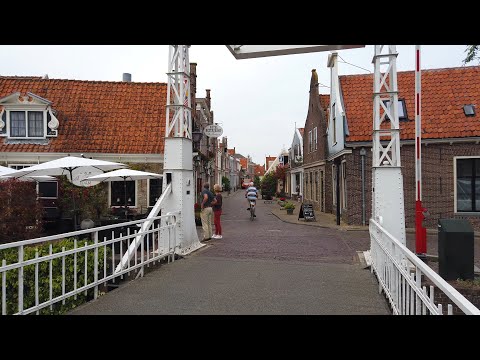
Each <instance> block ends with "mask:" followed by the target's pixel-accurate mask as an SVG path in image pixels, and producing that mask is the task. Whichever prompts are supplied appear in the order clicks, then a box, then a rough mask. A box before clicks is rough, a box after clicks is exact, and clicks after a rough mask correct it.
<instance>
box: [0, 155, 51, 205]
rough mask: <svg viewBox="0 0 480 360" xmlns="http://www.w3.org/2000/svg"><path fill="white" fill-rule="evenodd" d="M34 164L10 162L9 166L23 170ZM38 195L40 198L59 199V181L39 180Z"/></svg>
mask: <svg viewBox="0 0 480 360" xmlns="http://www.w3.org/2000/svg"><path fill="white" fill-rule="evenodd" d="M32 165H34V164H10V165H9V166H8V167H9V168H11V169H15V170H21V169H24V168H26V167H30V166H32ZM37 189H38V191H37V193H38V197H39V198H40V199H58V181H38V188H37Z"/></svg>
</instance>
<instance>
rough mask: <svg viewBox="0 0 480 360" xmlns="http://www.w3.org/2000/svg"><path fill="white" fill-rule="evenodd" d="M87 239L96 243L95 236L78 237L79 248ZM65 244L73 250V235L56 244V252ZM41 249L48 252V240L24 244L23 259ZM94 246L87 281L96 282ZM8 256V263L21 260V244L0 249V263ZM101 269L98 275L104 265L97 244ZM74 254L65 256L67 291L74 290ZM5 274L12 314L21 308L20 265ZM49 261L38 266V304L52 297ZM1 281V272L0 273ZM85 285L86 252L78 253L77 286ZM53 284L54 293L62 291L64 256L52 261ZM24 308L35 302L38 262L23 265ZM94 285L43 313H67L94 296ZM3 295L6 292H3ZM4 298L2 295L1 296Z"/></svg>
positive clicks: (109, 253)
mask: <svg viewBox="0 0 480 360" xmlns="http://www.w3.org/2000/svg"><path fill="white" fill-rule="evenodd" d="M85 242H87V243H88V244H89V245H91V244H93V241H92V240H89V239H88V240H87V239H81V240H77V248H82V247H84V246H85ZM62 247H65V250H71V249H73V247H74V239H73V238H66V239H63V240H60V241H58V242H56V243H55V244H53V253H58V252H61V251H62ZM37 249H38V256H39V257H41V256H45V255H48V254H49V244H46V243H45V244H41V245H38V246H31V247H25V248H24V259H25V260H30V259H34V258H35V251H36V250H37ZM94 251H95V250H94V249H91V250H88V253H87V254H88V255H87V283H91V282H93V275H94V274H93V269H94ZM110 256H111V248H109V247H107V267H108V266H109V264H110V265H111V258H110ZM3 259H5V260H6V261H7V265H8V264H13V263H16V262H18V248H10V249H5V250H0V264H1V261H2V260H3ZM98 259H99V260H98V272H99V278H101V277H102V276H103V265H104V261H103V259H104V248H103V246H102V247H99V248H98ZM73 262H74V255H73V254H72V255H68V256H66V257H65V293H67V292H69V291H72V290H73V288H74V284H73V281H74V271H73ZM6 274H7V277H6V296H7V314H13V313H16V312H18V269H15V270H10V271H7V273H6ZM49 279H50V261H44V262H42V263H40V264H39V266H38V289H39V290H38V297H39V304H41V303H43V302H45V301H48V300H49V299H50V285H49ZM0 281H1V276H0ZM83 285H85V252H79V253H77V289H78V288H80V287H82V286H83ZM52 288H53V296H52V298H55V297H57V296H61V295H62V258H61V257H60V258H57V259H54V260H53V261H52ZM23 289H24V290H23V304H24V305H23V308H24V309H27V308H30V307H32V306H35V265H29V266H25V267H24V268H23ZM93 289H94V288H91V289H89V290H88V291H87V295H85V292H82V293H81V294H78V295H77V299H75V298H74V296H71V297H70V298H67V299H65V304H62V301H59V302H57V303H55V304H53V308H52V310H51V309H50V306H47V307H45V308H43V309H41V310H40V311H39V312H40V314H42V315H47V314H64V313H66V312H68V311H70V310H71V309H73V308H74V307H76V306H78V305H80V304H83V303H85V302H87V301H89V300H91V299H92V298H93V291H94V290H93ZM1 292H2V286H1V283H0V294H1ZM1 295H3V294H1ZM0 299H1V296H0ZM33 314H34V313H33Z"/></svg>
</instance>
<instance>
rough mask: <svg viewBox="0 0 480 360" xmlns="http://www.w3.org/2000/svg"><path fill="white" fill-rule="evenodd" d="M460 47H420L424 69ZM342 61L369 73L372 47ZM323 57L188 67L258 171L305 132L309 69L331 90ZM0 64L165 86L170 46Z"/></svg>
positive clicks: (197, 52) (11, 52) (78, 48)
mask: <svg viewBox="0 0 480 360" xmlns="http://www.w3.org/2000/svg"><path fill="white" fill-rule="evenodd" d="M465 48H466V45H424V46H422V68H423V69H427V68H428V69H431V68H444V67H458V66H462V60H463V59H464V58H465ZM414 50H415V46H414V45H398V46H397V51H398V53H399V55H398V58H397V70H398V71H404V70H413V69H414ZM339 55H340V56H341V57H342V58H343V59H344V60H345V61H346V62H348V63H351V64H354V65H356V66H359V67H361V68H365V69H366V70H363V69H361V68H358V67H355V66H353V65H349V64H346V63H340V64H339V73H340V74H341V75H344V74H365V73H368V71H370V72H372V73H373V64H372V57H373V46H371V45H367V46H366V47H365V48H359V49H349V50H341V51H340V52H339ZM327 57H328V53H310V54H297V55H288V56H275V57H268V58H255V59H244V60H235V58H234V57H233V55H231V53H230V52H229V51H228V49H227V48H226V47H225V46H224V45H192V46H191V48H190V62H196V63H197V97H205V95H206V94H205V89H211V97H212V110H213V111H214V116H215V122H217V123H219V124H220V125H221V126H222V127H223V136H227V138H228V146H229V148H233V147H235V148H236V151H237V153H241V154H242V155H245V156H246V155H251V156H252V158H253V161H254V162H256V163H258V164H262V165H263V164H264V162H265V156H268V155H271V156H277V155H278V154H279V153H280V151H281V150H282V148H285V149H288V148H289V146H290V144H291V142H292V139H293V133H294V128H295V125H296V127H303V126H304V124H305V118H306V115H307V109H308V96H309V93H308V91H309V85H310V76H311V70H312V69H316V70H317V73H318V75H319V76H318V77H319V82H320V84H323V85H326V86H329V85H330V72H329V71H328V70H329V69H328V68H327ZM0 59H1V60H0V75H30V76H43V75H45V74H48V76H49V77H50V79H76V80H105V81H121V80H122V73H125V72H126V73H131V74H132V81H135V82H166V81H167V76H166V72H167V71H168V45H94V46H87V45H68V46H63V45H62V46H60V45H48V46H46V45H35V46H24V45H22V46H10V45H8V46H7V45H0ZM339 60H340V61H342V59H339ZM472 65H473V64H472ZM320 93H325V94H326V93H329V88H328V87H325V86H321V87H320ZM412 96H413V95H412ZM372 106H373V103H372Z"/></svg>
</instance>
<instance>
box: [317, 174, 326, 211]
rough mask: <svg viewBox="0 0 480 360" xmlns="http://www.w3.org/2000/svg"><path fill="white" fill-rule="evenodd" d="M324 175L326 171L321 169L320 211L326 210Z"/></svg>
mask: <svg viewBox="0 0 480 360" xmlns="http://www.w3.org/2000/svg"><path fill="white" fill-rule="evenodd" d="M324 176H325V173H324V172H323V171H320V186H319V187H318V188H319V191H320V211H322V212H325V192H324V187H323V186H324V183H325V180H324Z"/></svg>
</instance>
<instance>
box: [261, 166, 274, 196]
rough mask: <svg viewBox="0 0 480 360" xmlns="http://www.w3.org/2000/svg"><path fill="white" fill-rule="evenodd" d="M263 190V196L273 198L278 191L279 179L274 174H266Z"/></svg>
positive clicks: (263, 180)
mask: <svg viewBox="0 0 480 360" xmlns="http://www.w3.org/2000/svg"><path fill="white" fill-rule="evenodd" d="M261 189H262V195H263V196H273V195H274V194H275V191H276V189H277V177H276V176H275V174H274V173H272V172H269V173H268V174H265V176H264V177H263V179H262V181H261Z"/></svg>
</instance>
